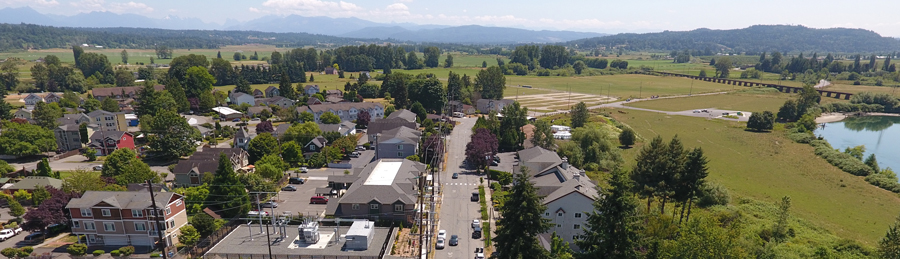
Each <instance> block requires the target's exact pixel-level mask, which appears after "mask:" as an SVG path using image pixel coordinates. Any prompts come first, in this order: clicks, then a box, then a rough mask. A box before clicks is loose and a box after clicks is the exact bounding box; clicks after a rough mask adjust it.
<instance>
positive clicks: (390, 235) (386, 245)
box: [378, 222, 396, 259]
mask: <svg viewBox="0 0 900 259" xmlns="http://www.w3.org/2000/svg"><path fill="white" fill-rule="evenodd" d="M395 236H396V233H395V232H394V224H393V222H391V229H390V230H389V231H388V237H387V238H386V239H385V240H384V244H382V245H381V253H379V254H378V258H382V259H384V256H385V255H388V254H390V251H391V250H389V249H390V247H391V244H392V243H394V237H395Z"/></svg>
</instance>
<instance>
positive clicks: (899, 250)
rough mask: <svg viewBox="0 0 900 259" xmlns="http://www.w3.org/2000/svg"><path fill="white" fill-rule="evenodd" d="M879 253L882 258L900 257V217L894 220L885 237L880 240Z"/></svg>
mask: <svg viewBox="0 0 900 259" xmlns="http://www.w3.org/2000/svg"><path fill="white" fill-rule="evenodd" d="M878 253H879V254H880V255H881V258H900V217H898V218H897V220H896V221H894V224H893V225H891V227H890V228H889V229H888V232H887V234H886V235H884V238H882V239H881V241H880V242H878Z"/></svg>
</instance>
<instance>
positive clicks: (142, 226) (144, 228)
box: [134, 222, 147, 231]
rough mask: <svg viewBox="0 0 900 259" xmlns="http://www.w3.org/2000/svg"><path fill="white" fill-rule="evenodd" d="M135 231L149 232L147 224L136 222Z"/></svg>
mask: <svg viewBox="0 0 900 259" xmlns="http://www.w3.org/2000/svg"><path fill="white" fill-rule="evenodd" d="M134 230H135V231H147V224H144V223H138V222H135V223H134Z"/></svg>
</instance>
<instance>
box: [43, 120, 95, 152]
mask: <svg viewBox="0 0 900 259" xmlns="http://www.w3.org/2000/svg"><path fill="white" fill-rule="evenodd" d="M80 126H81V125H80V124H75V123H66V124H62V125H60V126H58V127H56V128H55V129H53V135H55V136H56V149H57V150H60V151H71V150H76V149H80V148H81V146H82V144H81V141H82V139H81V131H80ZM98 130H99V128H98V126H97V124H88V127H87V135H88V136H91V135H92V134H94V132H97V131H98Z"/></svg>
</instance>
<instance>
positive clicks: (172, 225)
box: [166, 220, 175, 229]
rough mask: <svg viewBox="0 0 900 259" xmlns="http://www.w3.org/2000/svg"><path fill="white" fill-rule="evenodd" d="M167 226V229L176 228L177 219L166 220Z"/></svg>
mask: <svg viewBox="0 0 900 259" xmlns="http://www.w3.org/2000/svg"><path fill="white" fill-rule="evenodd" d="M166 226H167V228H166V229H169V228H174V227H175V221H174V220H169V221H166Z"/></svg>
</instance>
